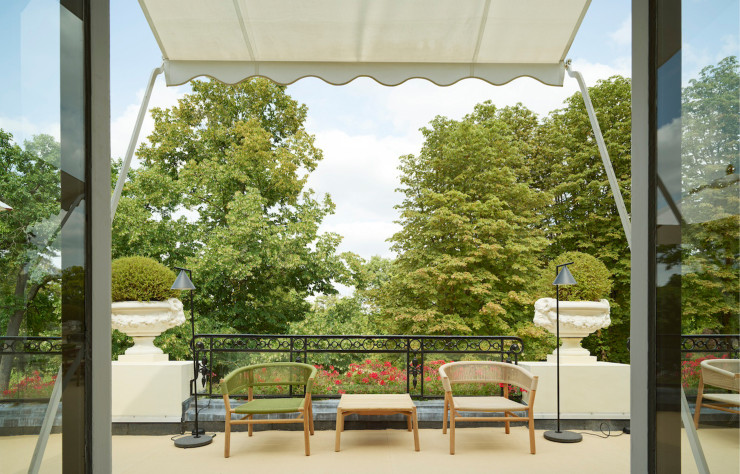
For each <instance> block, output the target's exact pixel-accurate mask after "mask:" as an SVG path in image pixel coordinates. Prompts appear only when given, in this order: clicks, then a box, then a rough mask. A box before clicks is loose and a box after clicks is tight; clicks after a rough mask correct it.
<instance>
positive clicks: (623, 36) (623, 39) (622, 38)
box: [609, 17, 632, 46]
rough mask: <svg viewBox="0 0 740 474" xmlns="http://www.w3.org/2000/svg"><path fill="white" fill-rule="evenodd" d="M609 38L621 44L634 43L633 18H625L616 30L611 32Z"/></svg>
mask: <svg viewBox="0 0 740 474" xmlns="http://www.w3.org/2000/svg"><path fill="white" fill-rule="evenodd" d="M609 38H611V40H612V41H614V42H615V43H616V44H618V45H620V46H627V45H630V44H632V18H630V17H627V18H625V20H624V21H623V22H622V24H621V25H619V28H617V30H616V31H614V32H612V33H609Z"/></svg>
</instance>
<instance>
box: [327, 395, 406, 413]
mask: <svg viewBox="0 0 740 474" xmlns="http://www.w3.org/2000/svg"><path fill="white" fill-rule="evenodd" d="M414 407H416V405H414V402H413V401H412V400H411V396H409V394H408V393H400V394H396V393H393V394H386V393H371V394H348V393H345V394H343V395H342V398H341V399H340V400H339V406H338V408H339V409H341V410H411V409H412V408H414Z"/></svg>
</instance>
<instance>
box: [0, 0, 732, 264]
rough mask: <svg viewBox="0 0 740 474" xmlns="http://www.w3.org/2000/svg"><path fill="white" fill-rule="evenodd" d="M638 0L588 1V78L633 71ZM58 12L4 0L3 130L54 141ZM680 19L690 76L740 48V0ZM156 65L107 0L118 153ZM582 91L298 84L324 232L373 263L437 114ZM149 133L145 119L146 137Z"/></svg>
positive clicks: (700, 3)
mask: <svg viewBox="0 0 740 474" xmlns="http://www.w3.org/2000/svg"><path fill="white" fill-rule="evenodd" d="M630 4H631V2H630V1H629V0H593V1H592V3H591V6H590V8H589V11H588V13H587V14H586V17H585V18H584V21H583V24H582V26H581V29H580V31H579V32H578V35H577V36H576V38H575V40H574V42H573V45H572V48H571V51H570V54H569V57H570V58H571V59H573V64H574V67H575V68H576V69H578V70H580V71H581V72H582V73H583V75H584V78H585V79H586V82H587V83H589V84H594V83H595V82H596V81H597V80H598V79H603V78H606V77H609V76H611V75H613V74H622V75H626V76H629V75H630V48H631V44H630V35H631V31H630V14H631V11H630ZM19 11H20V12H21V13H20V19H21V21H20V22H19V21H18V18H19V16H18V15H19V13H18V12H19ZM39 11H44V12H45V13H44V15H42V19H41V20H39V19H38V17H39V15H37V14H32V13H34V12H39ZM58 15H59V13H58V3H57V0H9V2H6V3H4V4H3V5H2V6H0V43H1V44H4V45H6V46H7V45H9V47H4V48H3V52H2V53H0V54H2V58H0V59H2V63H0V64H5V65H6V66H9V67H7V68H5V73H4V74H2V75H0V128H4V129H9V130H11V131H12V132H13V133H14V134H15V135H16V138H18V139H19V141H20V140H22V138H24V137H26V136H30V135H32V134H34V133H39V132H45V133H51V134H53V135H56V136H58V128H59V125H58V116H59V92H58V91H59V87H58V84H59V77H58V69H59V67H58V65H59V63H58V51H59V40H58V36H59V30H58ZM683 18H684V23H685V26H684V31H685V33H684V48H683V72H684V78H685V81H687V80H688V79H689V78H690V77H692V76H694V75H695V74H696V72H698V70H699V69H700V68H701V67H703V66H705V65H708V64H713V63H715V62H716V61H717V60H719V59H721V58H722V57H724V56H727V55H729V54H737V51H738V29H739V28H738V22H740V12H738V2H737V1H736V0H724V1H718V0H685V1H684V12H683ZM55 61H56V62H55ZM160 63H161V54H160V52H159V49H158V47H157V44H156V41H155V40H154V37H153V35H152V33H151V31H150V29H149V26H148V24H147V22H146V19H145V18H144V15H143V14H142V12H141V9H140V7H139V5H138V2H134V1H132V0H111V139H112V155H113V157H120V156H122V155H123V154H124V152H125V149H126V146H127V144H128V140H129V137H130V134H131V130H132V128H133V124H134V119H135V117H136V113H137V111H138V107H139V103H140V101H141V97H142V96H143V92H144V88H145V86H146V82H147V80H148V77H149V74H150V72H151V70H152V69H153V68H154V67H156V66H158V65H159V64H160ZM685 81H684V82H685ZM43 84H48V87H44V86H43ZM187 90H188V87H187V86H182V87H173V88H166V87H164V85H163V81H162V80H161V79H160V80H159V81H158V83H157V85H156V87H155V89H154V94H153V96H152V101H151V105H153V106H159V107H170V106H172V105H174V104H176V101H177V99H178V98H179V97H181V96H182V94H184V93H186V92H187ZM576 90H577V86H576V83H575V81H574V80H572V79H570V78H568V77H566V82H565V86H564V87H562V88H555V87H549V86H544V85H542V84H540V83H538V82H536V81H534V80H532V79H527V78H522V79H518V80H515V81H513V82H511V83H510V84H507V85H505V86H500V87H495V86H491V85H489V84H486V83H484V82H482V81H478V80H472V79H471V80H465V81H461V82H460V83H458V84H456V85H453V86H450V87H437V86H434V85H432V84H431V83H428V82H426V81H424V80H412V81H408V82H406V83H404V84H402V85H400V86H397V87H384V86H380V85H378V84H377V83H375V82H374V81H372V80H370V79H358V80H355V81H353V82H352V83H350V84H348V85H345V86H339V87H337V86H330V85H327V84H325V83H324V82H322V81H321V80H319V79H314V78H307V79H302V80H300V81H298V82H297V83H295V84H294V85H291V86H289V87H288V92H289V93H290V94H291V95H292V96H293V97H294V98H296V99H297V100H299V101H300V102H303V103H305V104H307V105H308V108H309V113H308V120H307V129H308V131H309V132H310V133H312V134H314V135H315V136H316V142H317V145H318V146H319V147H320V148H322V149H323V150H324V160H323V161H322V163H320V165H319V167H318V169H317V170H316V171H315V172H314V173H313V174H312V176H311V177H310V179H309V186H310V187H311V188H313V189H314V190H315V191H316V192H317V193H319V194H323V193H330V194H331V195H332V198H333V199H334V202H335V203H336V204H337V211H336V214H335V215H333V216H329V217H328V218H327V219H326V220H325V222H324V225H323V226H322V230H324V231H333V232H338V233H339V234H341V235H343V236H344V237H345V239H344V241H343V243H342V247H341V250H343V251H344V250H350V251H354V252H356V253H359V254H360V255H361V256H363V257H365V258H369V257H370V256H372V255H375V254H379V255H384V256H390V255H391V254H390V251H389V248H388V247H389V245H388V243H387V242H386V239H387V238H389V237H390V236H391V235H392V234H393V232H394V231H395V230H396V229H397V227H396V225H395V224H394V223H393V221H394V220H395V219H396V215H397V214H396V211H395V210H394V209H393V206H394V205H396V204H397V203H399V202H400V200H401V196H400V195H399V194H398V193H395V192H394V189H395V188H396V187H398V172H397V169H396V167H397V164H398V157H399V156H400V155H404V154H409V153H417V152H418V151H419V148H420V146H421V143H422V137H421V134H420V132H419V128H420V127H423V126H424V125H425V124H427V123H428V122H429V121H430V120H431V119H432V118H433V117H434V116H435V115H445V116H448V117H453V118H459V117H462V116H463V115H465V114H466V113H469V112H470V111H471V110H472V108H473V106H474V105H475V104H476V103H479V102H482V101H484V100H491V101H493V102H494V103H495V104H497V105H501V106H504V105H512V104H515V103H517V102H522V103H523V104H524V105H526V106H527V107H529V108H531V109H533V110H534V111H535V112H537V113H539V114H541V115H543V114H547V113H548V112H549V111H551V110H554V109H556V108H559V107H561V105H562V101H563V100H564V99H565V98H566V97H568V96H570V95H571V94H573V93H574V92H575V91H576ZM151 129H152V122H151V119H150V118H149V119H148V120H147V121H146V122H145V123H144V127H143V133H142V138H145V137H146V135H147V134H148V133H150V132H151Z"/></svg>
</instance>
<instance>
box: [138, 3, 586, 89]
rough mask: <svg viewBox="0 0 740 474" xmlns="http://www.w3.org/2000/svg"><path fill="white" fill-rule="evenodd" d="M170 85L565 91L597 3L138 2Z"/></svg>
mask: <svg viewBox="0 0 740 474" xmlns="http://www.w3.org/2000/svg"><path fill="white" fill-rule="evenodd" d="M139 3H140V4H141V8H142V9H143V11H144V14H145V15H146V18H147V20H148V21H149V25H150V27H151V29H152V32H153V33H154V36H155V37H156V39H157V42H158V43H159V48H160V49H161V51H162V56H163V58H164V74H165V78H166V81H167V85H179V84H183V83H186V82H188V81H189V80H190V79H193V78H195V77H199V76H209V77H212V78H215V79H218V80H220V81H222V82H226V83H237V82H240V81H243V80H245V79H247V78H249V77H253V76H262V77H267V78H269V79H271V80H273V81H274V82H277V83H279V84H290V83H293V82H295V81H297V80H298V79H300V78H302V77H307V76H315V77H319V78H321V79H323V80H324V81H326V82H328V83H331V84H345V83H347V82H350V81H351V80H353V79H355V78H357V77H360V76H367V77H371V78H373V79H375V80H376V81H378V82H379V83H381V84H385V85H397V84H400V83H402V82H404V81H406V80H408V79H411V78H424V79H428V80H430V81H432V82H434V83H435V84H438V85H450V84H454V83H455V82H457V81H459V80H461V79H465V78H472V77H474V78H478V79H482V80H484V81H487V82H489V83H491V84H496V85H501V84H505V83H507V82H509V81H511V80H513V79H515V78H517V77H522V76H529V77H532V78H534V79H537V80H539V81H541V82H543V83H545V84H549V85H554V86H562V84H563V77H564V61H565V58H566V55H567V53H568V50H569V49H570V46H571V43H572V42H573V38H574V37H575V34H576V32H577V31H578V28H579V26H580V24H581V21H582V20H583V17H584V15H585V14H586V10H587V9H588V6H589V4H590V0H557V1H553V0H457V1H452V0H314V1H306V0H304V1H301V0H208V1H205V0H139Z"/></svg>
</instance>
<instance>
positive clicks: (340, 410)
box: [334, 393, 419, 451]
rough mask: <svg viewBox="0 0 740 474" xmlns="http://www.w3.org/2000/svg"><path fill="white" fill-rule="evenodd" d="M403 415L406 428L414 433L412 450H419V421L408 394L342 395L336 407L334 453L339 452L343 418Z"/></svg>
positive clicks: (414, 406)
mask: <svg viewBox="0 0 740 474" xmlns="http://www.w3.org/2000/svg"><path fill="white" fill-rule="evenodd" d="M355 414H358V415H404V416H405V417H406V426H407V428H408V430H409V431H413V432H414V448H415V449H416V451H418V450H419V420H418V419H417V418H416V405H414V402H413V401H412V400H411V397H410V396H409V394H408V393H404V394H400V395H397V394H367V395H365V394H362V395H359V394H358V395H352V394H344V395H342V398H341V400H339V406H338V407H337V440H336V443H335V444H334V451H339V438H340V436H341V434H342V431H344V417H345V416H347V415H355Z"/></svg>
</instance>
